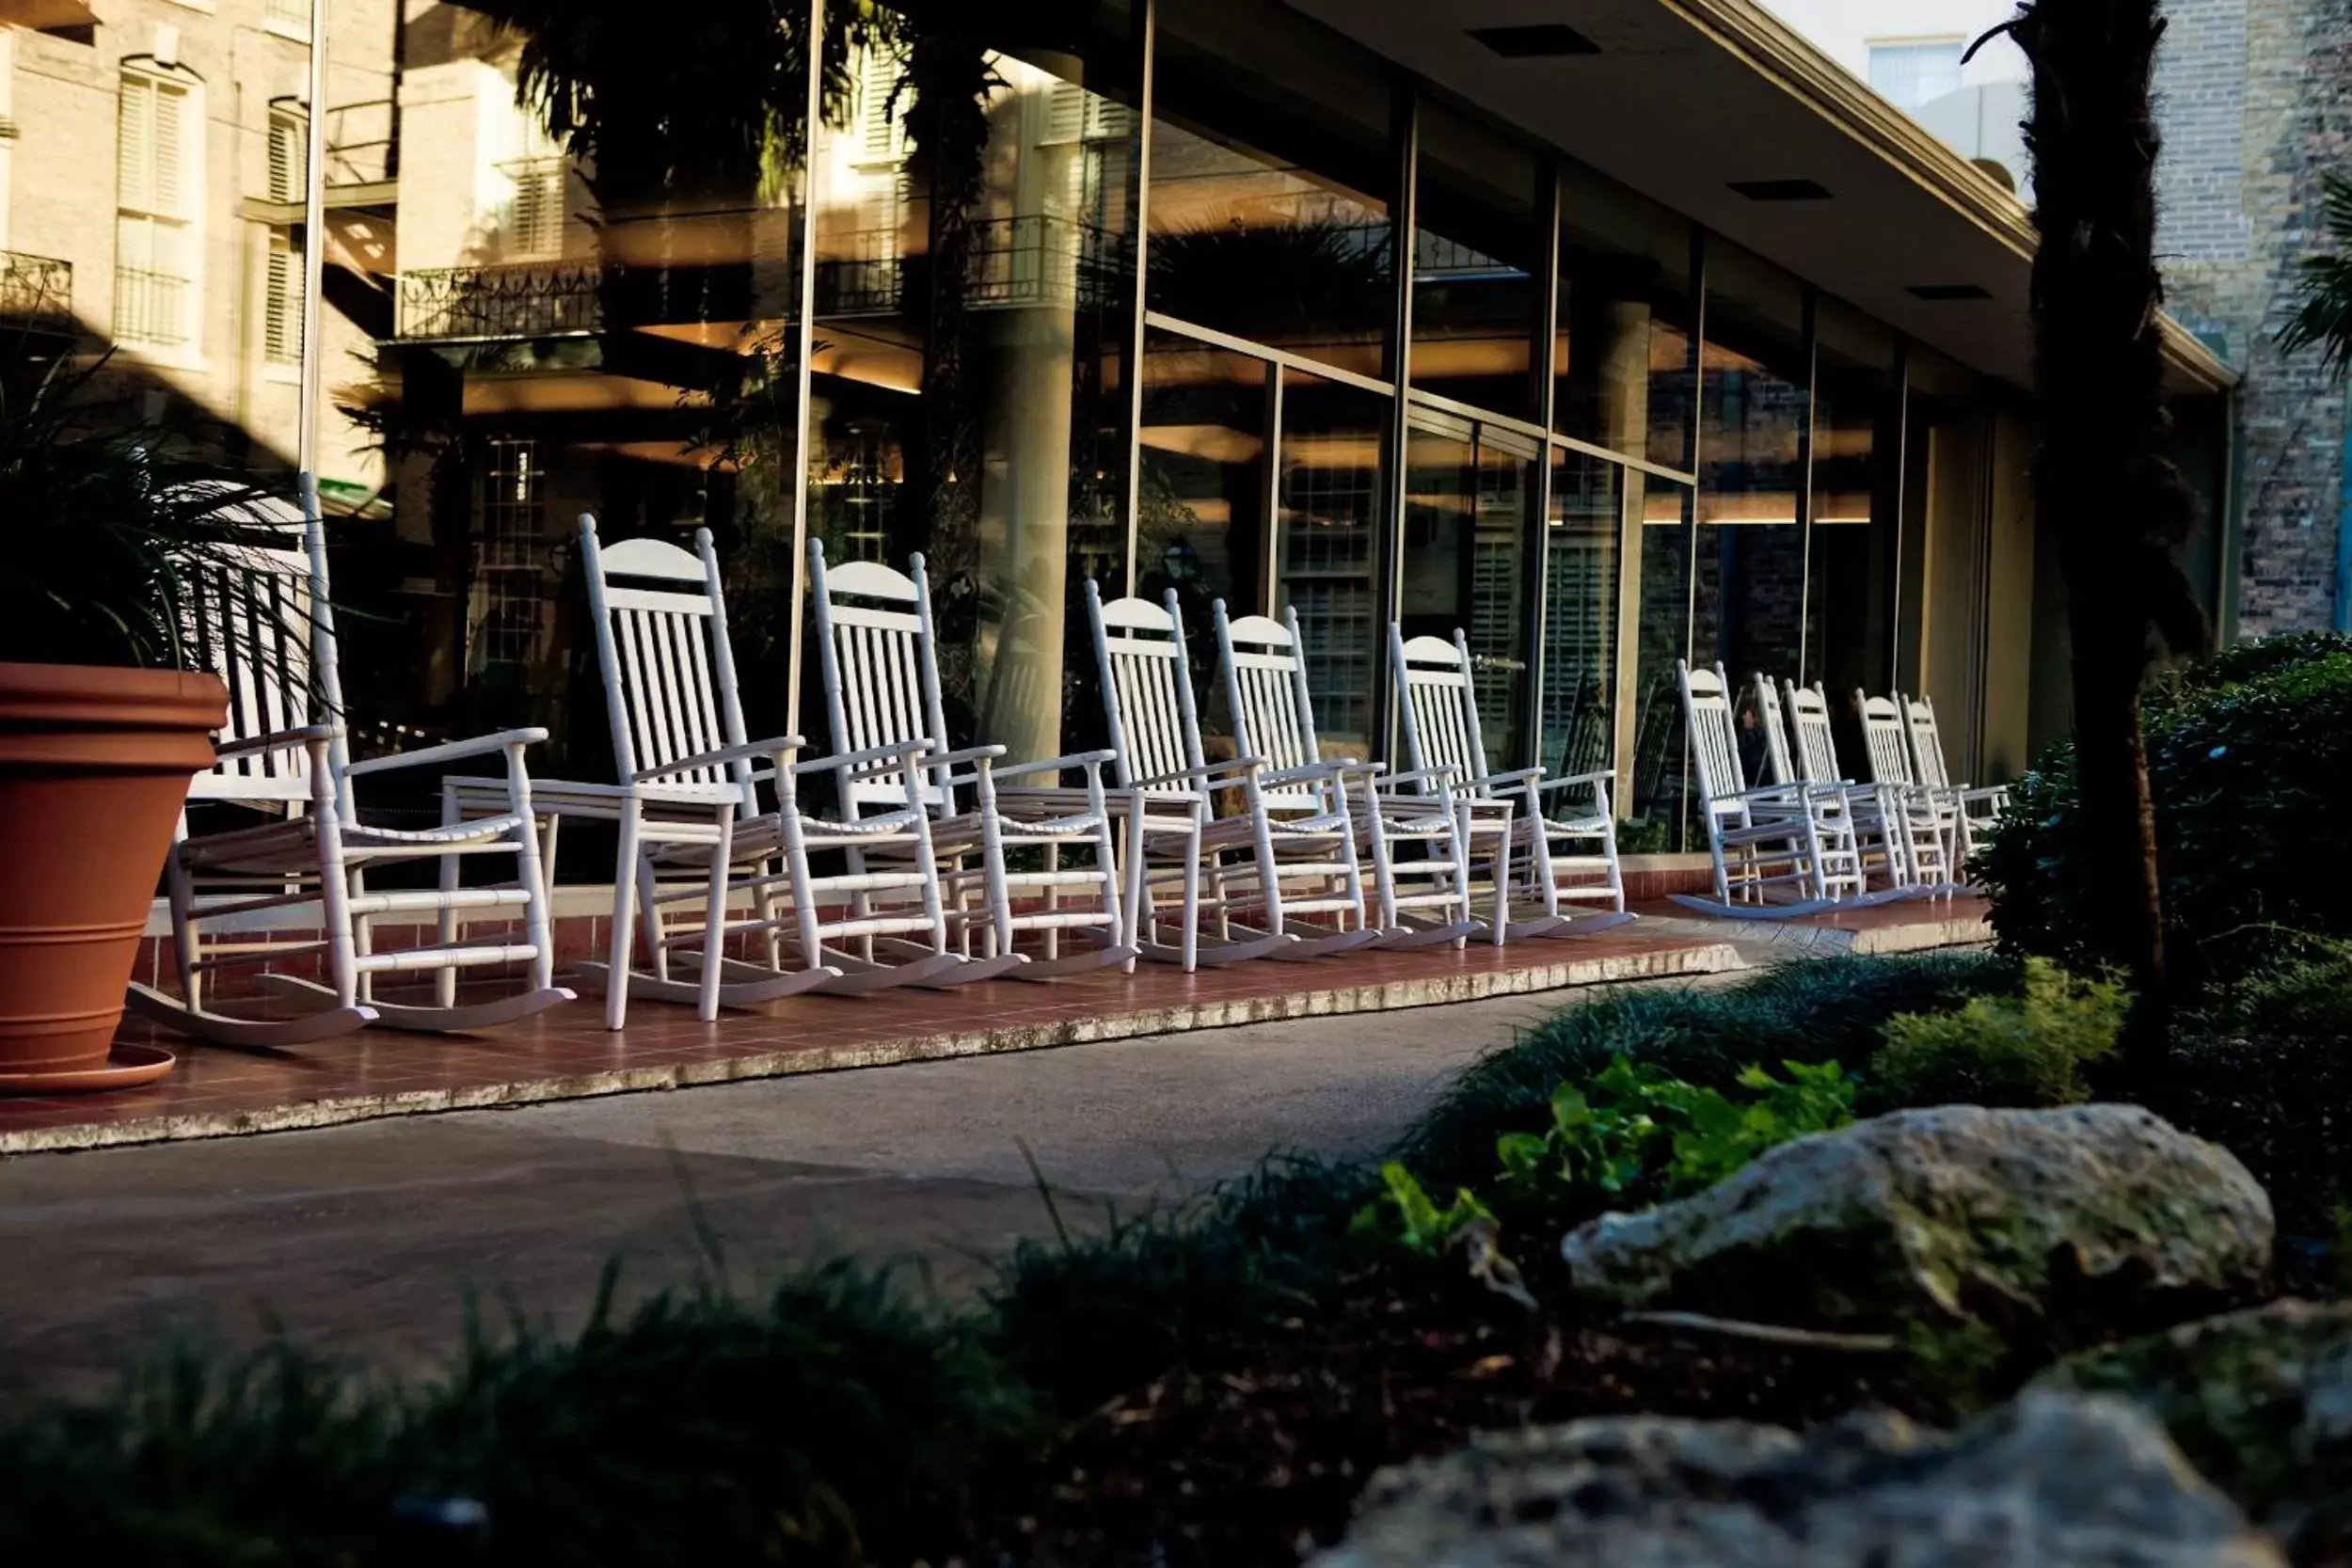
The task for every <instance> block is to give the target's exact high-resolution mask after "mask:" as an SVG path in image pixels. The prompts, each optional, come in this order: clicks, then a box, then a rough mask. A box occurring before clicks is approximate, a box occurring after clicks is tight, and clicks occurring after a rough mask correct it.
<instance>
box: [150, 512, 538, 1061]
mask: <svg viewBox="0 0 2352 1568" xmlns="http://www.w3.org/2000/svg"><path fill="white" fill-rule="evenodd" d="M303 503H304V504H303V506H302V507H301V508H300V509H297V508H295V507H294V506H293V505H291V504H290V503H288V502H285V501H282V500H271V499H259V498H256V499H235V500H232V501H230V502H228V503H227V504H226V505H225V506H224V508H223V510H224V512H233V513H234V514H236V515H239V516H240V517H241V519H242V520H246V521H249V522H251V523H252V524H254V525H255V526H256V527H262V528H279V529H282V530H283V531H285V532H286V533H287V535H288V536H289V542H290V543H291V541H292V539H293V538H294V537H295V536H297V531H298V536H299V537H300V538H301V540H302V543H303V548H302V549H300V550H295V549H292V548H289V549H284V550H250V549H240V550H238V551H237V552H236V553H235V555H234V557H233V558H231V559H225V560H224V561H223V562H221V563H220V564H219V565H218V566H217V567H215V568H207V569H204V570H201V571H199V572H198V573H196V574H195V575H194V578H193V579H192V580H191V581H190V582H189V584H188V588H189V595H188V597H189V610H190V616H189V618H190V620H191V622H192V625H191V626H190V627H189V635H190V638H191V643H192V648H193V651H194V652H195V653H196V655H197V656H198V657H199V661H200V662H201V663H202V664H204V665H205V666H206V667H209V668H210V669H211V670H213V671H214V673H216V674H218V675H219V676H220V677H221V678H222V679H223V680H224V681H225V682H227V684H228V686H229V691H230V703H229V722H228V724H227V726H226V727H225V728H224V729H223V730H222V732H221V734H220V736H218V741H217V745H216V747H215V751H216V753H217V756H218V758H219V760H218V761H217V762H216V763H215V766H214V767H213V768H211V770H209V771H207V772H204V773H199V774H198V775H197V776H196V778H195V780H194V782H193V783H192V784H191V785H190V787H189V790H188V799H189V800H191V801H193V802H199V803H201V804H204V805H208V806H217V807H220V808H224V809H225V810H230V811H233V810H237V809H240V808H243V809H249V810H250V811H252V812H254V813H256V814H259V815H260V816H261V817H262V820H261V821H259V822H257V823H254V824H251V825H248V826H242V827H231V828H228V829H225V830H222V831H218V832H203V833H201V834H199V833H195V832H191V831H190V825H189V820H188V816H187V814H186V813H185V812H184V811H183V813H182V815H181V818H180V826H179V830H178V832H177V833H176V834H175V835H174V838H173V842H172V846H171V852H170V855H169V857H168V858H167V860H166V861H165V863H164V887H165V892H166V895H167V900H168V903H169V907H170V918H171V929H172V942H173V961H174V964H175V966H176V968H177V973H178V980H179V986H180V994H179V995H178V996H176V997H175V996H172V995H169V994H168V993H167V992H165V991H163V990H157V989H155V988H153V987H150V986H145V985H134V986H132V987H131V991H130V996H129V1007H130V1010H131V1011H132V1012H133V1013H135V1014H136V1015H138V1016H140V1017H144V1018H149V1019H152V1020H155V1021H157V1022H162V1023H164V1024H166V1025H167V1026H169V1027H171V1028H173V1029H176V1030H178V1031H180V1032H181V1033H183V1034H185V1035H188V1036H190V1037H193V1038H196V1039H200V1040H211V1041H215V1042H217V1043H220V1044H224V1045H236V1046H246V1047H272V1046H287V1045H296V1044H301V1043H304V1042H306V1041H310V1040H317V1039H324V1038H328V1037H333V1036H336V1035H341V1034H345V1033H348V1032H350V1031H352V1030H354V1029H358V1028H360V1027H362V1026H364V1025H366V1024H370V1023H381V1024H384V1025H387V1026H389V1027H393V1028H399V1029H410V1030H423V1031H441V1032H448V1031H463V1030H473V1029H484V1028H489V1027H491V1026H493V1025H496V1024H501V1023H510V1022H516V1021H517V1020H520V1019H525V1018H529V1017H531V1016H532V1015H533V1014H535V1013H540V1012H544V1011H546V1010H547V1009H548V1008H549V1007H552V1006H557V1005H559V1004H561V1003H564V1002H568V1001H570V1000H572V992H571V991H569V990H564V989H563V988H562V987H559V986H557V985H556V984H555V983H554V947H553V940H552V933H551V929H550V923H549V920H548V894H547V880H546V877H545V875H544V870H545V868H544V867H543V865H542V864H541V863H540V858H539V839H538V835H537V833H536V832H535V831H534V827H533V816H532V792H531V777H530V772H529V770H528V768H526V767H525V764H524V760H523V753H524V751H525V749H526V748H528V747H530V746H532V745H533V744H536V743H537V742H539V741H542V740H545V739H546V738H547V732H546V731H545V730H537V729H520V730H509V731H507V732H505V733H504V734H501V735H491V736H481V737H479V738H476V739H472V740H461V741H454V742H452V743H450V744H447V745H441V746H429V747H426V748H425V749H423V750H421V751H416V752H403V753H399V754H396V755H392V756H387V757H377V758H373V759H371V760H368V761H365V762H353V761H352V760H351V757H350V753H349V748H348V743H347V740H346V737H345V731H344V728H343V723H342V715H343V712H344V709H343V701H342V681H341V676H340V674H339V671H338V660H337V657H336V643H335V625H334V610H333V606H332V601H331V597H330V594H329V590H328V584H327V579H326V531H325V529H324V528H323V527H322V526H321V524H320V522H319V519H318V510H317V508H318V498H317V493H316V491H315V490H314V489H312V488H311V487H310V484H309V483H308V482H306V483H305V485H304V495H303ZM481 756H499V757H502V758H503V759H504V762H505V771H504V775H503V777H501V778H499V779H495V780H486V781H485V794H486V796H487V798H488V803H489V805H490V806H491V808H492V809H490V810H487V811H485V813H484V814H483V815H481V816H478V817H476V818H475V819H474V820H472V821H469V822H466V823H462V824H448V823H444V824H442V825H440V826H437V827H405V828H404V827H395V826H392V825H389V823H387V822H385V821H384V820H382V819H381V816H380V814H379V815H371V814H369V813H366V812H364V811H363V810H362V809H361V806H360V803H359V799H358V782H359V781H360V780H362V779H370V778H374V777H377V776H380V775H384V774H388V773H391V772H394V771H398V770H403V769H407V768H439V767H442V766H444V765H446V764H449V763H453V762H457V761H460V760H463V759H467V758H472V757H481ZM484 857H487V858H490V859H492V860H503V861H505V862H506V863H508V865H509V866H511V868H512V871H513V879H512V880H511V881H504V882H501V883H499V884H497V885H493V886H476V887H465V886H461V885H460V882H461V878H460V876H459V870H460V867H461V865H462V864H463V863H465V862H466V861H468V860H472V859H478V858H484ZM419 863H422V864H428V865H436V866H437V868H438V870H439V873H440V876H439V879H438V883H437V885H436V886H434V887H429V888H408V887H389V888H381V887H380V888H370V887H369V886H368V874H369V873H370V872H371V871H374V870H379V869H384V870H389V869H390V868H391V867H394V866H400V865H414V864H419ZM278 911H296V923H297V925H299V926H301V927H311V926H313V925H314V926H315V928H316V929H317V930H318V931H319V936H318V938H317V939H316V940H315V941H310V942H271V941H269V940H267V937H266V935H265V933H264V932H263V931H262V929H260V928H259V927H260V925H261V922H262V920H267V919H272V918H275V919H283V918H284V916H283V915H280V914H278ZM469 916H470V917H474V918H476V919H495V920H498V921H500V922H501V923H502V924H503V923H519V925H520V926H521V927H522V930H521V932H520V935H519V937H518V938H514V939H508V940H500V941H484V942H468V941H465V940H464V939H463V938H462V936H461V934H460V926H461V923H462V922H463V921H464V920H465V919H466V918H467V917H469ZM257 917H258V918H257ZM427 925H429V926H431V927H433V928H434V936H433V939H432V940H431V941H430V942H421V943H420V942H406V943H400V944H395V943H394V942H391V941H390V940H389V939H390V938H391V936H392V934H393V932H394V931H395V930H398V929H403V928H406V929H413V928H415V927H420V926H427ZM311 956H315V957H316V958H317V959H318V960H319V967H320V972H321V973H322V974H323V975H324V976H325V978H324V980H323V981H322V980H310V979H306V978H303V977H301V976H298V975H293V974H262V975H259V976H257V982H258V984H259V985H261V986H262V987H264V988H266V989H268V990H272V991H275V992H276V993H278V995H279V996H280V997H283V998H285V999H288V1000H290V1001H291V1002H292V1003H294V1005H295V1006H298V1007H299V1008H301V1009H302V1010H301V1011H300V1012H298V1013H297V1014H295V1015H294V1016H291V1017H289V1016H276V1017H256V1016H245V1015H241V1014H238V1013H232V1012H228V1011H224V1010H221V1005H219V1004H215V1002H214V1001H213V1000H212V998H211V997H209V996H208V994H207V992H208V990H210V989H212V988H211V987H210V986H209V982H210V981H211V979H212V977H213V976H215V975H216V974H220V973H221V972H222V971H225V970H230V969H236V968H251V967H254V966H257V965H262V964H267V963H271V962H277V961H284V960H287V959H292V958H305V957H311ZM506 965H521V966H524V969H525V974H524V976H523V978H522V979H521V981H520V982H519V984H517V985H516V986H515V987H514V988H513V989H511V990H508V991H507V993H506V994H504V995H501V996H497V997H487V998H484V999H482V1000H478V1001H469V1002H467V1003H466V1004H464V1005H462V1006H461V1005H459V1004H458V1002H457V1000H456V981H457V974H458V973H459V972H460V971H462V970H469V969H483V968H486V967H490V966H506ZM427 975H430V976H433V977H434V978H435V979H436V981H437V984H436V988H435V994H434V997H433V999H432V1000H431V1001H424V1000H421V999H412V998H408V997H406V996H405V995H404V996H402V997H400V998H399V999H393V998H389V997H385V996H382V995H379V994H378V993H377V990H376V986H377V982H378V981H379V979H382V978H385V977H392V978H395V979H406V978H418V979H421V978H423V977H425V976H427Z"/></svg>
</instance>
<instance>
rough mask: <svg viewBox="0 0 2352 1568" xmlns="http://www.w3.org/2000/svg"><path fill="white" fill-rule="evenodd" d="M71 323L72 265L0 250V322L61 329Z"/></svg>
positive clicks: (67, 262) (42, 257)
mask: <svg viewBox="0 0 2352 1568" xmlns="http://www.w3.org/2000/svg"><path fill="white" fill-rule="evenodd" d="M72 319H73V263H72V262H71V261H59V260H57V259H56V257H54V256H27V255H25V254H24V252H22V251H16V250H0V321H8V322H15V323H19V324H23V325H39V326H61V325H65V324H67V323H69V322H71V321H72Z"/></svg>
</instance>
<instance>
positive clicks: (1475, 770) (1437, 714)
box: [1389, 622, 1491, 798]
mask: <svg viewBox="0 0 2352 1568" xmlns="http://www.w3.org/2000/svg"><path fill="white" fill-rule="evenodd" d="M1389 657H1390V661H1391V663H1392V664H1393V665H1394V666H1395V668H1396V670H1397V673H1398V676H1399V679H1400V680H1401V681H1402V682H1403V684H1404V687H1405V701H1404V702H1403V703H1402V704H1400V705H1399V715H1400V717H1401V718H1402V719H1403V720H1404V727H1405V765H1406V770H1407V771H1409V772H1414V773H1420V772H1425V771H1427V770H1429V769H1431V768H1452V769H1454V784H1455V785H1456V786H1457V787H1460V788H1462V789H1466V790H1469V791H1470V792H1471V793H1472V794H1475V795H1477V796H1480V797H1481V798H1484V797H1486V795H1487V794H1488V793H1489V791H1488V789H1487V787H1486V783H1485V781H1486V777H1487V775H1488V773H1489V772H1490V771H1491V769H1489V768H1487V766H1486V738H1485V737H1484V736H1482V735H1480V733H1479V729H1478V688H1477V684H1476V682H1475V680H1474V679H1473V678H1472V676H1471V673H1470V668H1471V667H1470V641H1469V640H1468V639H1467V638H1466V637H1465V636H1464V635H1463V634H1462V632H1461V630H1460V629H1459V628H1458V627H1457V628H1456V629H1455V631H1454V641H1451V642H1448V641H1444V640H1443V639H1442V638H1436V637H1416V638H1414V639H1413V640H1412V641H1409V642H1408V641H1406V640H1405V628H1404V627H1402V626H1398V625H1396V624H1395V623H1394V622H1391V623H1390V625H1389ZM1421 792H1422V794H1425V795H1435V794H1438V793H1441V791H1440V790H1439V789H1438V787H1437V786H1436V785H1435V784H1422V786H1421Z"/></svg>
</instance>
